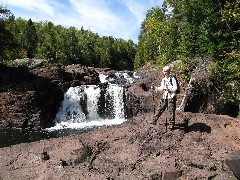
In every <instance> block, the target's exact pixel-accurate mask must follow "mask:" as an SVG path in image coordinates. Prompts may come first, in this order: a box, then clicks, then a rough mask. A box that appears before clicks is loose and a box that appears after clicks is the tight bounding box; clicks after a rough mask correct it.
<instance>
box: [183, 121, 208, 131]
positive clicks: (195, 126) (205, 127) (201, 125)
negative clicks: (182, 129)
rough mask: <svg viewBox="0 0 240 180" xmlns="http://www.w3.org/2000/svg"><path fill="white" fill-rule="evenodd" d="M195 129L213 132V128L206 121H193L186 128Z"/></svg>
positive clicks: (187, 129) (188, 129)
mask: <svg viewBox="0 0 240 180" xmlns="http://www.w3.org/2000/svg"><path fill="white" fill-rule="evenodd" d="M193 131H199V132H207V133H211V131H212V128H211V127H210V126H208V125H206V124H205V123H193V124H192V125H190V126H188V127H187V128H186V132H187V133H189V132H193Z"/></svg>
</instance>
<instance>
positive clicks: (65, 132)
mask: <svg viewBox="0 0 240 180" xmlns="http://www.w3.org/2000/svg"><path fill="white" fill-rule="evenodd" d="M133 77H134V74H132V76H129V73H126V72H117V73H115V74H114V77H112V76H111V77H110V76H108V75H107V74H99V78H100V81H101V82H102V85H82V86H77V87H70V88H69V89H68V91H67V92H66V93H65V94H64V100H63V102H62V105H61V107H60V109H59V111H58V113H57V114H56V118H55V126H54V127H51V128H48V129H43V130H38V131H36V130H35V131H29V130H22V129H20V128H19V129H17V128H14V129H13V128H12V129H5V128H3V129H0V148H1V147H6V146H11V145H14V144H18V143H24V142H33V141H38V140H41V139H49V138H54V137H61V136H69V135H73V134H80V133H83V132H87V131H90V130H93V129H96V128H99V127H101V126H106V125H107V126H109V125H115V124H121V123H123V122H124V121H125V114H124V85H125V84H127V83H132V82H134V78H133Z"/></svg>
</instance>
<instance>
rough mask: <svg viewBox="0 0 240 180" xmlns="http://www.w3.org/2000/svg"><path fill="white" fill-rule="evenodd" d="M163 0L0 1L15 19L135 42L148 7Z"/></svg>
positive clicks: (158, 4) (159, 4)
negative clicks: (86, 30) (51, 24)
mask: <svg viewBox="0 0 240 180" xmlns="http://www.w3.org/2000/svg"><path fill="white" fill-rule="evenodd" d="M162 2H163V0H0V3H1V4H2V5H3V7H6V8H7V9H9V10H10V11H11V12H12V13H13V14H14V15H15V17H16V18H18V17H21V18H23V19H26V20H28V19H30V18H31V19H32V20H33V21H35V22H39V21H51V22H53V23H54V24H55V25H62V26H64V27H70V26H74V27H76V28H78V29H80V28H81V27H83V28H84V29H89V30H91V31H93V32H94V33H98V34H99V35H100V36H113V37H115V38H122V39H125V40H128V39H132V40H133V41H134V42H135V43H137V42H138V35H139V33H140V26H141V23H142V21H143V20H144V19H145V15H146V12H147V10H149V9H151V8H152V7H154V6H159V7H161V5H162Z"/></svg>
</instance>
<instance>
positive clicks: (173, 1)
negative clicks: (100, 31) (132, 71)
mask: <svg viewBox="0 0 240 180" xmlns="http://www.w3.org/2000/svg"><path fill="white" fill-rule="evenodd" d="M239 43H240V1H239V0H237V1H236V0H215V1H209V0H187V1H185V0H184V1H178V0H165V1H164V3H163V5H162V7H161V8H160V7H153V8H152V9H150V10H148V12H147V14H146V18H145V20H144V21H143V23H142V25H141V32H140V36H139V43H138V46H137V50H136V57H135V63H134V66H135V68H138V67H141V66H142V65H144V64H145V63H146V62H148V61H152V62H153V63H154V64H156V65H157V66H158V67H162V66H163V65H165V64H168V63H172V62H176V61H181V62H182V63H183V66H181V67H180V71H181V72H182V73H183V74H184V77H185V78H186V79H189V74H191V70H192V66H193V65H194V63H195V61H196V60H197V59H205V60H210V61H212V62H213V63H212V65H211V67H209V71H211V72H212V73H213V74H214V87H215V88H216V89H218V91H219V93H220V94H221V97H222V99H223V100H224V101H226V103H227V102H233V103H236V104H240V47H239Z"/></svg>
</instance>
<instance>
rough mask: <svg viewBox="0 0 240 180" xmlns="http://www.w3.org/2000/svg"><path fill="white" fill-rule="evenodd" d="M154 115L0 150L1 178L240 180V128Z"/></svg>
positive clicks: (215, 118)
mask: <svg viewBox="0 0 240 180" xmlns="http://www.w3.org/2000/svg"><path fill="white" fill-rule="evenodd" d="M152 115H153V114H152V113H147V114H144V115H142V116H138V117H135V118H133V119H129V120H128V121H126V122H124V123H123V124H121V125H116V126H109V127H102V128H99V129H96V130H94V131H91V132H88V133H84V134H81V135H75V136H68V137H61V138H55V139H50V140H41V141H37V142H33V143H23V144H18V145H14V146H12V147H5V148H1V149H0V166H1V168H0V178H1V179H56V180H57V179H74V180H75V179H76V180H77V179H84V178H87V179H165V180H166V179H237V178H240V176H239V169H240V151H239V149H240V138H239V137H240V123H239V121H238V120H236V119H234V118H231V117H229V116H219V115H206V114H200V113H199V114H193V113H180V112H178V113H177V124H178V127H177V128H176V129H175V130H174V131H167V132H166V129H165V126H164V125H162V123H164V121H165V114H164V115H163V117H162V118H161V120H160V121H159V124H158V125H156V126H154V125H150V124H149V122H150V120H151V116H152Z"/></svg>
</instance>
